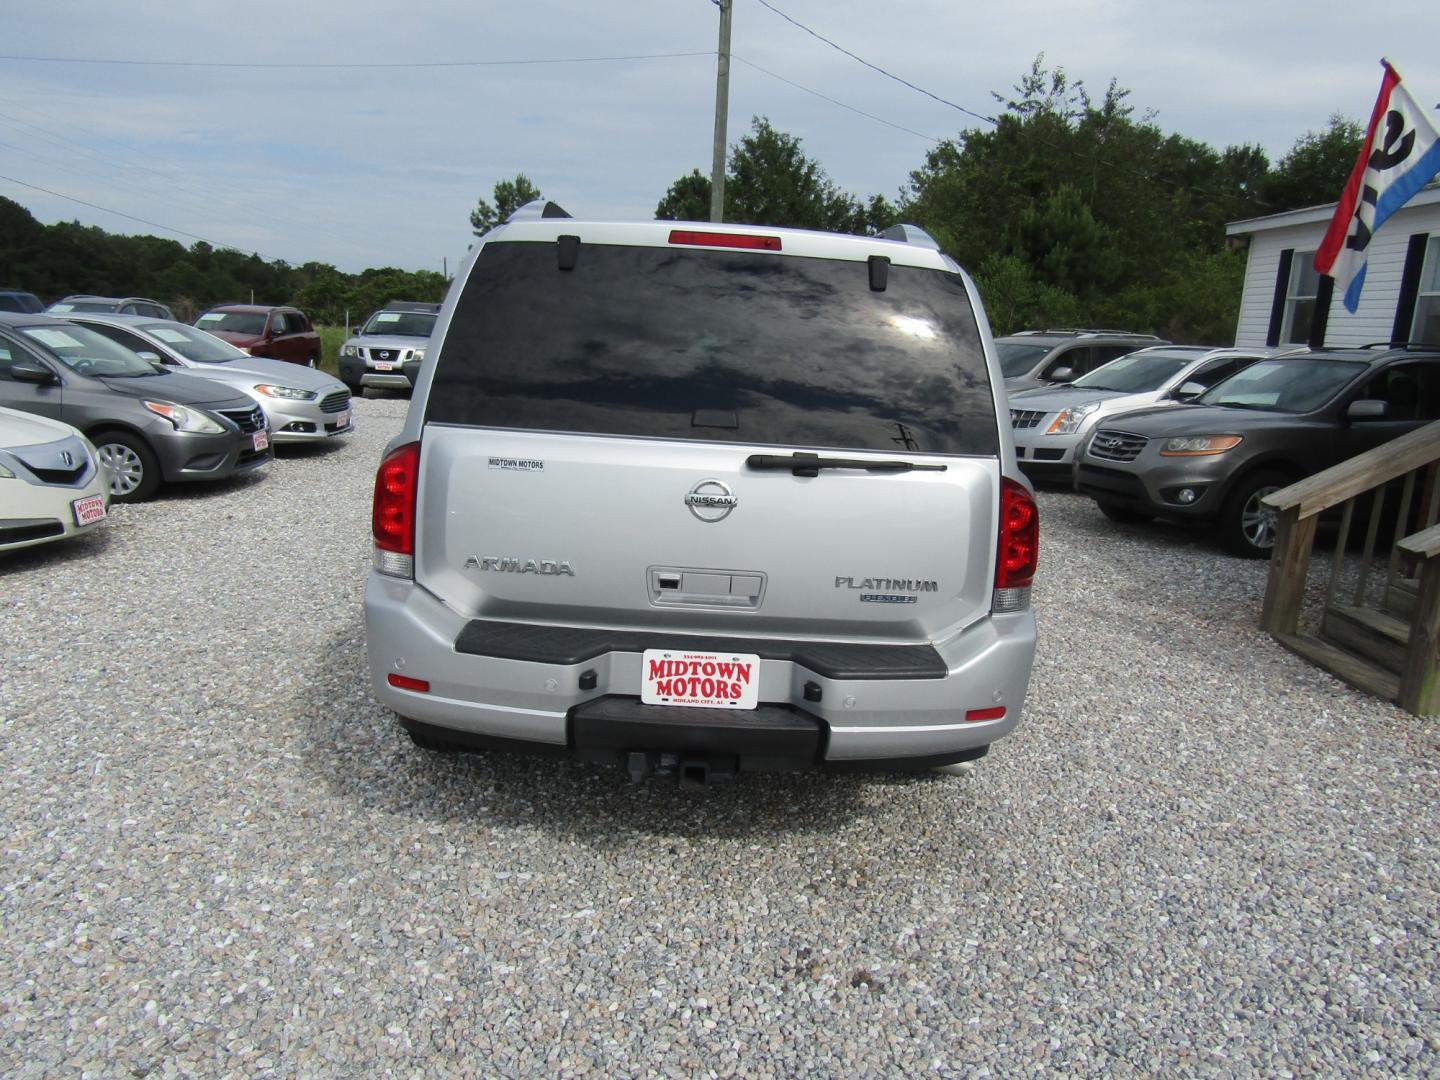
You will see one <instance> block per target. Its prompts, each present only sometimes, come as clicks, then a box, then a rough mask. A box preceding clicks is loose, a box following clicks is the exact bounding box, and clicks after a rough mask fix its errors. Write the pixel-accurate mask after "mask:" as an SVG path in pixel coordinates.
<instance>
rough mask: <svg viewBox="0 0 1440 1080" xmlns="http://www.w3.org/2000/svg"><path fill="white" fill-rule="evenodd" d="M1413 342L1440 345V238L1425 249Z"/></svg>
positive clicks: (1416, 305) (1412, 334) (1412, 327)
mask: <svg viewBox="0 0 1440 1080" xmlns="http://www.w3.org/2000/svg"><path fill="white" fill-rule="evenodd" d="M1410 340H1411V341H1424V342H1427V343H1429V344H1431V345H1440V236H1432V237H1431V238H1430V243H1429V245H1428V246H1427V247H1426V248H1425V269H1424V270H1423V271H1422V272H1421V274H1420V289H1419V291H1418V292H1417V293H1416V294H1415V322H1414V323H1413V324H1412V326H1411V328H1410Z"/></svg>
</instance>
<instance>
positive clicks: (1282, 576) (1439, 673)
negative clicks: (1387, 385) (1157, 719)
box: [1260, 423, 1440, 714]
mask: <svg viewBox="0 0 1440 1080" xmlns="http://www.w3.org/2000/svg"><path fill="white" fill-rule="evenodd" d="M1437 462H1440V423H1434V424H1430V425H1427V426H1426V427H1423V428H1420V429H1419V430H1417V431H1412V432H1410V433H1409V434H1408V435H1402V436H1401V437H1400V438H1398V439H1394V440H1392V441H1390V442H1388V443H1386V444H1384V445H1383V446H1378V447H1376V448H1375V449H1373V450H1370V451H1367V452H1366V453H1363V454H1360V455H1358V456H1356V457H1354V458H1351V459H1350V460H1348V461H1345V462H1342V463H1341V464H1339V465H1336V466H1334V467H1333V468H1330V469H1327V470H1325V471H1324V472H1321V473H1317V474H1316V475H1314V476H1311V477H1308V478H1307V479H1305V480H1301V481H1300V482H1299V483H1295V484H1291V485H1290V486H1289V487H1287V488H1284V489H1282V490H1280V491H1277V492H1275V493H1274V494H1273V495H1270V496H1269V497H1268V498H1266V499H1265V503H1266V505H1267V506H1269V507H1270V508H1271V509H1272V510H1273V511H1275V513H1276V537H1275V549H1274V551H1273V552H1272V554H1271V557H1270V574H1269V579H1268V580H1267V582H1266V586H1265V602H1264V606H1263V608H1262V609H1261V614H1260V626H1261V628H1262V629H1264V630H1266V631H1267V632H1269V633H1270V634H1271V635H1272V636H1274V637H1275V639H1276V640H1277V641H1279V642H1280V643H1281V644H1283V645H1285V646H1286V647H1287V648H1290V649H1292V650H1293V651H1295V652H1297V653H1299V654H1301V655H1303V656H1306V657H1307V658H1309V659H1310V660H1312V661H1314V662H1315V663H1317V664H1319V665H1320V666H1322V667H1324V668H1325V669H1326V670H1329V671H1330V672H1332V673H1333V674H1335V675H1338V676H1339V677H1340V678H1342V679H1345V680H1346V681H1348V682H1350V683H1352V684H1354V685H1356V686H1359V687H1361V688H1363V689H1366V690H1369V691H1371V692H1372V693H1376V694H1379V695H1380V696H1382V697H1385V698H1388V699H1389V700H1392V701H1395V702H1397V703H1398V704H1400V705H1401V706H1402V707H1403V708H1405V709H1408V710H1409V711H1411V712H1413V713H1420V714H1429V713H1435V712H1440V652H1437V642H1440V559H1437V557H1436V556H1440V528H1436V521H1437V518H1440V491H1437V485H1440V468H1437ZM1397 489H1398V490H1397ZM1395 498H1398V500H1399V501H1398V503H1395V502H1393V501H1392V500H1393V499H1395ZM1357 507H1358V509H1359V512H1360V513H1362V514H1363V515H1365V516H1366V518H1367V520H1366V522H1365V539H1364V543H1363V546H1362V548H1361V550H1360V553H1359V555H1358V557H1355V556H1352V555H1351V554H1350V553H1349V547H1350V532H1351V526H1352V524H1353V523H1354V521H1355V515H1356V513H1357ZM1335 509H1338V510H1339V513H1340V524H1339V531H1338V533H1337V534H1336V536H1335V541H1334V548H1333V554H1332V555H1331V559H1330V573H1329V578H1328V581H1326V583H1325V586H1324V590H1323V594H1322V596H1321V598H1320V599H1319V603H1318V605H1317V604H1316V603H1314V602H1313V601H1314V599H1315V598H1314V596H1313V592H1312V590H1311V589H1310V588H1309V572H1310V563H1311V560H1312V555H1313V552H1314V545H1315V536H1316V531H1317V527H1318V525H1319V522H1320V515H1321V514H1323V513H1325V512H1326V511H1327V510H1335ZM1367 510H1368V514H1365V512H1366V511H1367ZM1391 512H1393V515H1394V523H1393V526H1392V527H1389V528H1387V530H1386V531H1387V533H1389V534H1390V535H1388V536H1386V537H1383V538H1382V536H1381V523H1382V520H1385V519H1387V516H1388V514H1389V513H1391ZM1381 559H1383V560H1384V562H1383V569H1384V573H1383V576H1381V575H1377V574H1376V569H1377V564H1378V563H1379V560H1381ZM1417 566H1418V568H1419V570H1418V579H1419V580H1418V582H1417V581H1416V577H1417V570H1416V569H1415V568H1416V567H1417ZM1427 582H1428V587H1427ZM1307 600H1310V601H1312V602H1311V603H1309V604H1308V605H1307ZM1316 607H1318V609H1319V613H1320V614H1319V620H1320V625H1319V627H1315V628H1307V627H1305V626H1303V625H1302V618H1303V617H1304V616H1305V614H1306V612H1307V611H1313V610H1314V609H1315V608H1316ZM1342 615H1343V617H1344V618H1345V619H1349V620H1354V621H1356V622H1357V623H1358V624H1359V625H1361V626H1362V627H1368V630H1369V631H1371V632H1373V633H1374V634H1375V635H1377V637H1379V638H1382V639H1383V638H1385V637H1386V635H1388V637H1389V639H1390V645H1389V646H1388V647H1389V648H1391V649H1392V650H1394V652H1395V659H1396V663H1394V664H1393V665H1391V667H1392V670H1394V671H1395V674H1394V675H1387V674H1386V673H1385V672H1383V671H1381V670H1379V669H1378V668H1377V666H1376V663H1374V662H1372V661H1373V660H1374V656H1373V655H1372V653H1371V651H1367V650H1366V649H1365V648H1361V649H1360V651H1361V652H1362V653H1365V654H1366V656H1357V655H1355V653H1354V652H1353V651H1350V650H1347V648H1346V647H1345V646H1344V643H1341V644H1337V643H1336V642H1335V640H1333V638H1334V637H1335V636H1336V635H1327V633H1326V632H1325V626H1326V622H1327V620H1331V619H1335V620H1336V621H1337V622H1338V621H1339V617H1340V616H1342ZM1406 619H1408V620H1409V622H1408V624H1407V623H1406V621H1405V620H1406ZM1412 627H1413V629H1412ZM1339 636H1341V637H1343V636H1345V635H1339ZM1383 644H1384V643H1383V641H1382V645H1383ZM1376 648H1377V649H1378V648H1380V646H1376ZM1401 653H1403V656H1402V655H1401ZM1366 657H1369V659H1367V658H1366ZM1381 659H1384V657H1381ZM1382 666H1383V665H1382Z"/></svg>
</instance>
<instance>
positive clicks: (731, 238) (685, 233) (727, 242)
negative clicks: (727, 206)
mask: <svg viewBox="0 0 1440 1080" xmlns="http://www.w3.org/2000/svg"><path fill="white" fill-rule="evenodd" d="M670 243H672V244H696V245H698V246H700V247H729V248H756V249H758V250H760V251H779V250H780V238H779V237H778V236H757V235H754V234H753V233H721V232H692V231H691V230H688V229H671V230H670Z"/></svg>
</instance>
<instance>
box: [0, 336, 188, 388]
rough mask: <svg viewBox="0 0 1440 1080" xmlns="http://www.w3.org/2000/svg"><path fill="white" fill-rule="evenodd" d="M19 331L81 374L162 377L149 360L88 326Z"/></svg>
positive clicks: (116, 377)
mask: <svg viewBox="0 0 1440 1080" xmlns="http://www.w3.org/2000/svg"><path fill="white" fill-rule="evenodd" d="M17 329H18V330H19V331H20V332H21V333H22V334H24V335H25V336H26V337H28V338H30V339H31V340H32V341H36V342H39V343H40V344H41V345H43V346H45V348H47V349H48V350H50V352H52V353H54V354H55V356H57V357H59V359H60V362H61V363H62V364H64V365H65V366H66V367H68V368H69V369H70V370H71V371H73V372H75V374H77V375H89V376H90V377H92V378H100V377H103V378H107V379H137V378H143V377H145V376H149V375H159V374H160V372H158V371H156V370H155V369H154V368H153V367H151V366H150V364H149V362H148V361H145V360H141V359H140V358H139V357H138V356H136V355H135V354H134V353H132V352H131V351H130V350H129V349H126V348H125V347H123V346H121V345H117V344H115V342H113V341H111V340H110V339H109V338H107V337H104V336H102V335H100V334H97V333H96V332H95V331H94V330H90V329H88V328H86V327H84V326H73V325H72V326H64V327H60V326H21V327H17Z"/></svg>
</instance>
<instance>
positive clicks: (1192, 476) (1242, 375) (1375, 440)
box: [1075, 347, 1440, 557]
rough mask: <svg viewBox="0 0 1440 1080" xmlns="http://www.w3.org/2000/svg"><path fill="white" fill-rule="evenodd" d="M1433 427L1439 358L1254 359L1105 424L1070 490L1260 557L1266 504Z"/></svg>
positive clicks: (1334, 352) (1269, 539)
mask: <svg viewBox="0 0 1440 1080" xmlns="http://www.w3.org/2000/svg"><path fill="white" fill-rule="evenodd" d="M1434 420H1440V350H1437V349H1436V348H1434V347H1413V348H1377V349H1326V350H1323V351H1314V352H1308V353H1304V354H1301V355H1289V356H1283V357H1274V358H1272V359H1269V360H1262V361H1260V362H1259V363H1257V364H1253V365H1251V366H1250V367H1247V368H1246V369H1245V370H1243V371H1241V372H1239V373H1238V374H1236V375H1233V376H1231V377H1230V378H1228V379H1226V380H1225V381H1224V382H1221V383H1219V384H1217V385H1216V386H1214V387H1213V388H1212V389H1210V390H1209V391H1208V392H1206V393H1205V394H1202V395H1201V396H1200V397H1198V398H1196V399H1195V400H1194V402H1193V403H1191V404H1187V405H1180V406H1170V407H1169V408H1163V409H1142V410H1139V411H1137V412H1130V413H1124V414H1122V415H1120V416H1115V417H1110V418H1107V419H1106V421H1105V422H1104V423H1103V424H1102V425H1101V426H1100V427H1099V428H1097V430H1096V431H1095V433H1094V435H1092V436H1091V437H1090V440H1089V441H1088V442H1087V443H1086V444H1085V446H1084V448H1083V450H1082V452H1081V454H1080V457H1079V459H1078V460H1077V462H1076V470H1075V486H1076V487H1077V488H1078V489H1079V490H1080V491H1082V492H1084V493H1085V494H1086V495H1089V496H1090V497H1091V498H1093V499H1095V501H1096V502H1098V503H1099V504H1100V509H1101V511H1102V512H1103V513H1104V514H1105V515H1106V516H1107V517H1109V518H1110V519H1111V520H1113V521H1141V520H1148V519H1150V518H1155V517H1161V518H1169V519H1172V520H1175V521H1181V522H1189V523H1192V524H1195V525H1199V526H1204V527H1207V528H1210V527H1213V528H1215V529H1216V530H1217V533H1218V537H1219V539H1220V541H1221V543H1223V544H1224V545H1225V546H1226V547H1227V548H1229V549H1230V550H1231V551H1232V552H1234V553H1235V554H1237V555H1244V556H1251V557H1269V554H1270V550H1271V549H1272V548H1273V547H1274V546H1275V514H1274V511H1272V510H1270V509H1269V508H1268V507H1267V506H1265V504H1264V502H1263V500H1264V498H1265V496H1267V495H1269V494H1271V493H1273V492H1275V491H1278V490H1279V489H1280V488H1282V487H1287V486H1288V485H1290V484H1292V483H1294V482H1295V481H1297V480H1302V479H1304V478H1305V477H1307V476H1310V475H1312V474H1313V473H1317V472H1319V471H1321V470H1322V469H1326V468H1329V467H1330V466H1331V465H1334V464H1336V463H1337V462H1340V461H1344V460H1345V459H1347V458H1351V457H1354V456H1355V455H1356V454H1359V453H1361V452H1363V451H1365V450H1369V449H1372V448H1373V447H1376V446H1379V445H1380V444H1381V443H1385V442H1388V441H1389V440H1391V439H1394V438H1396V437H1397V436H1400V435H1404V434H1405V433H1406V432H1409V431H1413V430H1415V429H1416V428H1418V427H1422V426H1424V425H1425V424H1428V423H1430V422H1431V421H1434Z"/></svg>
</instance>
